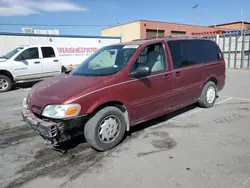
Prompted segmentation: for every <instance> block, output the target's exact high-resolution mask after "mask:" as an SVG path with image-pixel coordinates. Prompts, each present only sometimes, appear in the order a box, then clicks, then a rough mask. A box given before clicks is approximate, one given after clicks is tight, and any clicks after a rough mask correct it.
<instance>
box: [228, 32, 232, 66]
mask: <svg viewBox="0 0 250 188" xmlns="http://www.w3.org/2000/svg"><path fill="white" fill-rule="evenodd" d="M231 40H232V36H231V33H230V35H229V44H228V45H229V46H228V65H227V67H228V68H230V63H231V62H230V61H231Z"/></svg>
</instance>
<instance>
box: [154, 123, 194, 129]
mask: <svg viewBox="0 0 250 188" xmlns="http://www.w3.org/2000/svg"><path fill="white" fill-rule="evenodd" d="M163 127H164V128H177V129H191V128H197V127H198V125H196V124H187V125H185V126H180V125H177V124H175V123H172V122H168V123H166V124H163V125H160V126H157V127H152V130H158V129H162V128H163Z"/></svg>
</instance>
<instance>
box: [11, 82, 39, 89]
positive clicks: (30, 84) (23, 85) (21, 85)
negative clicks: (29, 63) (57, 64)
mask: <svg viewBox="0 0 250 188" xmlns="http://www.w3.org/2000/svg"><path fill="white" fill-rule="evenodd" d="M40 81H41V80H40ZM40 81H32V82H24V83H17V84H15V88H14V89H13V90H18V89H27V88H32V87H33V86H34V85H35V84H37V83H38V82H40Z"/></svg>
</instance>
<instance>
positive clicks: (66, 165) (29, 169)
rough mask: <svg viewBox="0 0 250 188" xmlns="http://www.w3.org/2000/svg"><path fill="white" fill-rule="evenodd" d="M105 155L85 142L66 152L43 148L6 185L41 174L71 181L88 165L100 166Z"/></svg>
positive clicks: (21, 181)
mask: <svg viewBox="0 0 250 188" xmlns="http://www.w3.org/2000/svg"><path fill="white" fill-rule="evenodd" d="M105 155H106V153H101V152H96V151H95V150H93V149H92V148H90V147H89V146H88V144H87V143H85V144H81V145H79V146H77V147H76V148H74V149H72V150H70V151H69V152H68V153H66V154H61V153H59V152H56V151H53V150H52V149H51V148H44V149H42V150H40V151H38V152H37V153H36V154H35V156H34V160H33V161H31V162H30V163H28V164H27V165H26V166H25V167H24V168H22V169H21V170H19V171H18V172H17V173H16V175H18V178H17V179H15V180H14V181H12V182H11V183H10V184H9V185H8V186H7V187H20V185H23V184H25V183H27V182H29V181H31V180H33V179H35V178H38V177H43V176H48V177H50V178H60V177H67V179H68V181H71V180H74V179H76V178H77V177H79V176H80V175H81V174H83V173H84V172H85V171H87V170H89V169H90V167H94V166H95V165H96V167H97V168H101V167H102V165H101V163H98V162H100V161H101V159H102V158H103V157H104V156H105ZM97 163H98V165H97ZM68 181H67V182H68ZM67 182H65V183H67Z"/></svg>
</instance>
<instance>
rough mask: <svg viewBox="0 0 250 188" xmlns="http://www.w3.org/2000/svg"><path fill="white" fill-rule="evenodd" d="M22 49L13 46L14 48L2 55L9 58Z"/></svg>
mask: <svg viewBox="0 0 250 188" xmlns="http://www.w3.org/2000/svg"><path fill="white" fill-rule="evenodd" d="M22 49H23V47H18V48H15V49H14V50H11V51H10V52H9V53H7V54H6V55H3V57H4V58H7V59H9V58H11V57H12V56H14V55H15V54H16V53H17V52H19V51H20V50H22Z"/></svg>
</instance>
